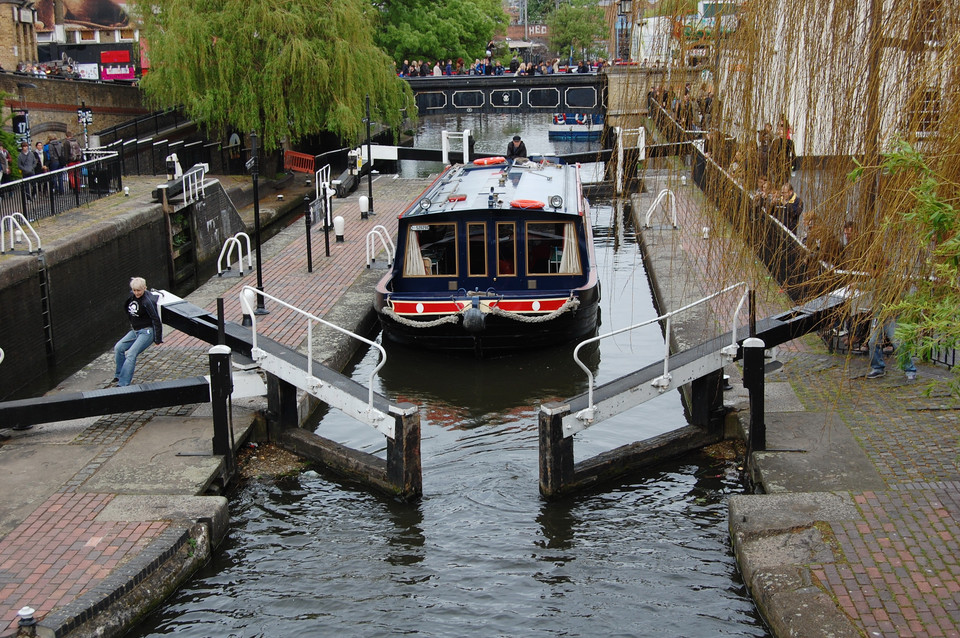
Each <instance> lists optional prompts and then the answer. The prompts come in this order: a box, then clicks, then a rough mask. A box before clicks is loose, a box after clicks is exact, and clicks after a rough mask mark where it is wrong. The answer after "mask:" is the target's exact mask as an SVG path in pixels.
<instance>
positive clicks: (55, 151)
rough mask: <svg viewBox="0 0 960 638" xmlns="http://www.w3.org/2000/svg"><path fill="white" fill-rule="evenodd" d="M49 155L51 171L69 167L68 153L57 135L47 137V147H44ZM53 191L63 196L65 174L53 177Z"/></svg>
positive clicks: (57, 174) (56, 174)
mask: <svg viewBox="0 0 960 638" xmlns="http://www.w3.org/2000/svg"><path fill="white" fill-rule="evenodd" d="M44 151H45V152H46V153H47V157H48V158H49V159H48V165H49V167H50V170H51V171H57V170H59V169H61V168H63V167H65V166H66V165H67V151H66V148H64V146H63V142H62V141H61V140H58V139H57V136H56V135H50V136H49V137H47V145H46V146H45V147H44ZM53 190H54V192H55V193H57V194H58V195H61V194H63V173H55V174H54V175H53Z"/></svg>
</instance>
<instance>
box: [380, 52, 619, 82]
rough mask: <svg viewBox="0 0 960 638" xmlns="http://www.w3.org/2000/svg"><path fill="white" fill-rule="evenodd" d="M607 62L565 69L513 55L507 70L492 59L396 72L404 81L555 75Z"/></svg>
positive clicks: (417, 65)
mask: <svg viewBox="0 0 960 638" xmlns="http://www.w3.org/2000/svg"><path fill="white" fill-rule="evenodd" d="M605 64H606V62H605V61H604V60H603V59H600V60H592V61H589V62H588V61H586V60H580V62H579V64H576V65H569V66H567V65H562V64H561V63H560V58H553V59H550V60H541V61H539V62H524V61H522V60H521V59H519V58H518V57H517V56H516V55H514V56H513V57H512V58H511V60H510V63H509V64H508V65H507V66H504V65H503V64H501V62H500V60H495V59H494V58H493V57H492V56H491V55H488V56H487V57H485V58H482V59H481V58H475V59H474V61H473V64H470V62H469V61H465V60H464V59H463V58H457V59H456V60H454V59H453V58H447V60H446V61H444V60H437V61H435V62H433V63H432V64H431V63H430V62H429V61H427V60H413V61H410V60H404V61H403V64H401V65H400V66H399V68H398V70H397V75H398V76H399V77H402V78H413V77H431V76H432V77H440V76H451V75H492V76H497V75H516V76H525V75H552V74H554V73H597V72H599V71H600V70H601V69H602V68H603V67H604V65H605Z"/></svg>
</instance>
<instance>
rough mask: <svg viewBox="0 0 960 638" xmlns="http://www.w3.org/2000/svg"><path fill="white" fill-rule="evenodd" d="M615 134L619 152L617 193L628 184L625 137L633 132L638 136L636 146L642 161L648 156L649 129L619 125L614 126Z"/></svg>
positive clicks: (639, 158)
mask: <svg viewBox="0 0 960 638" xmlns="http://www.w3.org/2000/svg"><path fill="white" fill-rule="evenodd" d="M613 130H614V133H615V136H616V142H615V143H616V153H617V178H616V189H617V193H618V194H619V193H622V192H623V189H624V187H625V186H626V184H625V183H624V176H625V175H626V171H625V170H624V165H623V162H624V145H623V138H624V136H626V135H627V134H632V135H636V136H637V143H636V148H637V150H638V151H640V154H639V156H638V158H637V160H638V161H642V160H644V159H646V157H647V135H646V133H647V131H646V129H644V128H620V127H619V126H615V127H613Z"/></svg>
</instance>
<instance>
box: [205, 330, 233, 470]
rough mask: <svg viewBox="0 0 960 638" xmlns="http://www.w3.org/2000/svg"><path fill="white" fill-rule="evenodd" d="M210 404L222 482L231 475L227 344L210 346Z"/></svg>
mask: <svg viewBox="0 0 960 638" xmlns="http://www.w3.org/2000/svg"><path fill="white" fill-rule="evenodd" d="M208 352H209V356H210V405H211V407H212V408H213V454H214V456H221V457H223V471H224V483H226V482H228V481H229V480H230V478H232V477H233V472H234V459H233V445H232V444H231V442H230V440H231V438H232V437H231V436H230V430H231V424H230V410H229V408H228V405H227V402H228V401H229V400H230V395H231V394H232V393H233V373H232V370H231V368H230V348H229V346H213V347H212V348H210V350H209V351H208Z"/></svg>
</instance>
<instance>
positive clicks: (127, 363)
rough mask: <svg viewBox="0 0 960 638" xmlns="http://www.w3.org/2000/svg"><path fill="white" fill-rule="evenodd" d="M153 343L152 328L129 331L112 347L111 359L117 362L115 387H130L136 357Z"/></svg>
mask: <svg viewBox="0 0 960 638" xmlns="http://www.w3.org/2000/svg"><path fill="white" fill-rule="evenodd" d="M151 343H153V328H141V329H140V330H131V331H130V332H128V333H127V334H125V335H124V336H123V339H121V340H120V341H118V342H117V345H115V346H113V358H114V360H115V361H116V362H117V371H116V373H115V374H114V376H115V377H117V385H118V386H120V387H123V386H125V385H130V380H131V379H133V370H134V368H136V367H137V357H138V356H139V355H140V353H141V352H143V351H144V350H146V349H147V346H149V345H150V344H151Z"/></svg>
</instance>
